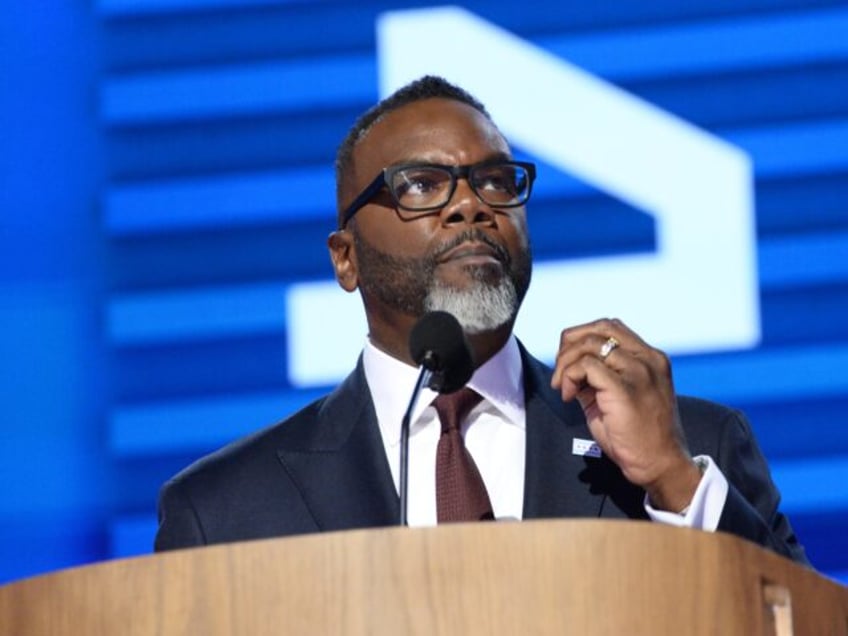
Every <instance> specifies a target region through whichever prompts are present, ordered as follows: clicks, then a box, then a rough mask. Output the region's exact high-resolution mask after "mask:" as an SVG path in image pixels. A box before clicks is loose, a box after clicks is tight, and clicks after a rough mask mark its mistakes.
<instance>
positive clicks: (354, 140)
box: [336, 75, 492, 214]
mask: <svg viewBox="0 0 848 636" xmlns="http://www.w3.org/2000/svg"><path fill="white" fill-rule="evenodd" d="M430 98H442V99H453V100H456V101H458V102H462V103H464V104H468V105H469V106H471V107H472V108H474V109H475V110H477V111H479V112H480V113H482V114H483V115H485V116H486V118H487V119H488V120H489V121H491V120H492V117H491V116H490V115H489V112H488V111H487V110H486V107H485V106H483V104H482V103H481V102H480V101H479V100H478V99H476V98H475V97H473V96H472V95H471V94H470V93H468V91H466V90H464V89H462V88H460V87H459V86H456V85H454V84H451V83H450V82H448V81H447V80H446V79H444V78H443V77H438V76H436V75H425V76H424V77H421V78H419V79H417V80H415V81H413V82H410V83H409V84H407V85H406V86H403V87H401V88H399V89H398V90H396V91H395V92H394V93H392V94H391V95H389V96H388V97H386V98H385V99H383V100H381V101H380V102H379V103H377V104H376V105H375V106H372V107H371V108H370V109H368V110H367V111H366V112H365V113H363V114H362V115H360V116H359V118H358V119H357V120H356V122H354V124H353V126H352V127H351V129H350V131H349V132H348V133H347V136H345V138H344V139H343V140H342V143H341V144H340V145H339V149H338V151H337V152H336V207H337V209H338V212H339V214H341V211H342V209H343V207H342V206H343V205H344V204H345V202H344V201H343V200H342V198H343V196H344V192H343V190H344V187H343V185H344V180H345V177H346V175H347V173H348V171H349V170H350V168H351V165H352V163H353V150H354V148H356V144H358V143H359V142H360V141H361V140H362V138H363V137H365V135H367V134H368V131H370V130H371V128H372V127H373V126H374V124H376V123H378V122H379V121H380V120H381V119H383V118H384V117H385V116H386V115H387V114H389V113H390V112H392V111H393V110H397V109H398V108H401V107H402V106H406V105H407V104H411V103H412V102H417V101H420V100H423V99H430Z"/></svg>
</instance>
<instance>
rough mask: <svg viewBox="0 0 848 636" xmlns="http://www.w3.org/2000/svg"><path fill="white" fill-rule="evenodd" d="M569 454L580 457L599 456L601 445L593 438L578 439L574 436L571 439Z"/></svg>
mask: <svg viewBox="0 0 848 636" xmlns="http://www.w3.org/2000/svg"><path fill="white" fill-rule="evenodd" d="M571 454H572V455H579V456H580V457H600V456H601V447H600V446H598V443H597V442H596V441H595V440H593V439H580V438H579V437H575V438H574V439H573V440H572V441H571Z"/></svg>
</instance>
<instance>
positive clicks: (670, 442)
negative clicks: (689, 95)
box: [156, 77, 805, 562]
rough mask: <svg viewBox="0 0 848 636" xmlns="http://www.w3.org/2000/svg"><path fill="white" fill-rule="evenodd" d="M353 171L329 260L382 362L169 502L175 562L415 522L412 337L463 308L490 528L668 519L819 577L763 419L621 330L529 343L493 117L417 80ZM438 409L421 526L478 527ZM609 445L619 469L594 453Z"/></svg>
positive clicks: (432, 418)
mask: <svg viewBox="0 0 848 636" xmlns="http://www.w3.org/2000/svg"><path fill="white" fill-rule="evenodd" d="M336 167H337V194H338V210H339V218H338V230H337V231H335V232H333V233H332V234H331V235H330V237H329V240H328V245H329V250H330V256H331V259H332V262H333V267H334V269H335V274H336V279H337V280H338V283H339V285H340V286H341V287H342V288H343V289H344V290H346V291H348V292H353V291H355V290H358V291H359V293H360V295H361V297H362V301H363V304H364V307H365V312H366V315H367V319H368V329H369V333H368V340H367V342H366V343H365V347H364V350H363V355H362V357H361V358H360V361H359V363H358V365H357V367H356V369H355V370H354V371H353V372H352V374H351V375H350V376H349V377H348V378H347V379H346V380H345V381H344V382H343V383H342V384H341V385H340V386H339V387H338V388H337V389H336V390H335V391H333V392H332V393H331V394H330V395H328V396H326V397H325V398H323V399H321V400H318V401H317V402H315V403H313V404H311V405H309V406H307V407H306V408H305V409H303V410H302V411H300V412H299V413H296V414H294V415H292V416H291V417H290V418H288V419H287V420H285V421H284V422H282V423H280V424H278V425H276V426H273V427H271V428H269V429H267V430H264V431H260V432H259V433H256V434H254V435H253V436H251V437H249V438H246V439H244V440H241V441H238V442H236V443H234V444H232V445H230V446H229V447H227V448H224V449H223V450H221V451H218V452H217V453H215V454H213V455H211V456H209V457H207V458H204V459H202V460H201V461H199V462H197V463H196V464H194V465H193V466H191V467H189V468H188V469H186V470H185V471H183V472H182V473H181V474H179V475H178V476H176V477H175V478H174V479H173V480H171V481H170V482H169V483H168V484H166V485H165V487H164V488H163V491H162V494H161V500H160V527H159V532H158V535H157V538H156V548H157V549H159V550H162V549H170V548H177V547H185V546H192V545H203V544H209V543H219V542H226V541H238V540H244V539H252V538H259V537H269V536H280V535H288V534H298V533H307V532H315V531H326V530H339V529H345V528H357V527H373V526H385V525H392V524H394V523H396V522H397V519H398V516H399V513H398V510H399V504H398V490H397V484H398V459H397V457H398V452H397V448H398V437H399V428H400V421H401V418H402V415H403V413H404V410H405V407H406V402H407V400H408V399H409V396H410V394H411V392H412V387H413V385H414V383H415V379H416V377H417V371H416V369H415V365H414V363H413V361H412V359H411V355H410V352H409V335H410V331H411V330H412V327H413V325H415V323H416V322H417V321H418V320H419V319H420V318H421V316H422V315H424V314H425V313H426V312H428V311H430V310H444V311H447V312H449V313H451V314H453V315H454V316H456V318H457V319H458V320H459V322H460V324H461V325H462V328H463V331H464V332H465V334H466V336H467V339H468V342H469V344H470V347H471V351H472V355H473V359H474V363H475V368H476V371H475V373H474V375H473V377H472V378H471V380H470V381H469V383H468V386H469V387H470V389H473V392H471V391H468V392H466V391H463V392H462V393H463V394H467V395H473V396H474V397H473V398H472V401H474V400H476V401H477V404H476V405H475V406H473V407H472V408H471V411H470V412H469V413H467V414H464V415H463V416H462V430H463V438H464V439H461V440H460V441H459V442H458V444H459V445H460V448H459V450H458V451H456V452H457V453H459V454H464V453H465V450H464V449H463V448H462V446H463V444H464V447H465V448H467V450H468V451H469V452H470V456H471V459H470V460H468V461H467V463H469V464H470V465H471V466H472V468H470V469H469V471H470V473H471V474H472V476H471V477H470V479H476V485H475V486H473V487H474V488H475V489H476V491H475V492H477V491H482V492H481V494H480V496H481V497H482V499H481V500H480V501H482V502H483V503H482V504H481V505H483V506H484V510H485V511H486V512H484V516H485V515H491V516H494V517H495V518H497V519H514V518H519V519H521V518H525V519H526V518H544V517H575V516H582V517H603V518H634V519H653V520H654V521H657V522H663V523H671V524H674V525H685V526H690V527H696V528H701V529H705V530H722V531H727V532H732V533H734V534H736V535H738V536H741V537H744V538H746V539H749V540H751V541H755V542H757V543H759V544H761V545H764V546H767V547H769V548H771V549H772V550H774V551H776V552H778V553H780V554H783V555H785V556H788V557H790V558H793V559H796V560H798V561H802V562H804V561H805V557H804V552H803V548H802V547H801V546H800V545H799V543H798V541H797V540H796V538H795V536H794V534H793V532H792V529H791V527H790V525H789V523H788V521H787V520H786V518H785V517H784V516H783V515H782V514H781V513H780V512H779V511H778V509H777V506H778V501H779V495H778V493H777V491H776V489H775V487H774V485H773V484H772V482H771V479H770V477H769V473H768V469H767V467H766V465H765V461H764V459H763V458H762V456H761V454H760V452H759V450H758V449H757V446H756V442H755V441H754V439H753V437H752V434H751V431H750V429H749V427H748V425H747V423H746V422H745V420H744V419H743V418H742V416H741V415H739V414H738V413H735V412H733V411H730V410H728V409H725V408H723V407H721V406H718V405H715V404H711V403H708V402H704V401H700V400H694V399H691V398H677V397H676V396H675V393H674V388H673V384H672V378H671V369H670V364H669V361H668V359H667V357H666V356H665V355H664V354H663V353H662V352H660V351H657V350H656V349H653V348H651V347H650V346H648V345H647V344H646V343H645V342H644V341H642V339H641V338H640V337H639V336H638V335H636V334H635V333H633V332H632V331H631V330H630V329H629V328H628V327H627V326H626V325H625V324H624V323H622V322H621V321H619V320H608V319H604V320H599V321H597V322H593V323H590V324H586V325H580V326H577V327H571V328H568V329H565V330H564V331H563V332H562V336H561V340H560V346H559V352H558V354H557V357H556V362H555V366H554V368H553V370H551V369H548V368H547V367H545V366H544V365H542V364H541V363H540V362H538V361H537V360H535V359H534V358H533V357H532V356H530V354H529V353H527V352H526V351H524V350H523V348H522V347H521V345H520V344H519V343H518V341H517V340H516V338H515V337H514V336H513V335H512V327H513V324H514V322H515V318H516V315H517V312H518V309H519V306H520V303H521V301H522V299H523V297H524V294H525V292H526V291H527V288H528V286H529V284H530V273H531V256H530V245H529V240H528V232H527V224H526V213H525V207H524V204H525V203H526V202H527V199H528V198H529V196H530V192H531V188H532V182H533V179H534V177H535V169H534V167H533V166H532V165H531V164H527V163H522V162H515V161H513V159H512V155H511V152H510V148H509V145H508V144H507V142H506V140H505V139H504V137H503V136H502V135H501V133H500V131H499V130H498V129H497V127H496V126H495V124H494V123H493V122H492V121H491V119H490V118H489V115H488V113H487V112H486V110H485V108H484V107H483V106H482V105H481V104H480V103H479V102H477V101H476V100H475V99H474V98H473V97H471V96H470V95H468V94H467V93H465V92H464V91H462V90H461V89H459V88H457V87H455V86H452V85H451V84H449V83H447V82H445V81H444V80H442V79H440V78H434V77H425V78H422V79H420V80H418V81H416V82H413V83H412V84H410V85H408V86H407V87H405V88H403V89H401V90H400V91H398V92H397V93H395V94H394V95H393V96H391V97H389V98H387V99H386V100H384V101H383V102H381V103H380V104H378V105H377V106H376V107H374V108H373V109H371V110H370V111H369V112H367V113H365V114H364V115H363V116H362V117H361V118H360V119H359V121H358V122H357V123H356V125H355V126H354V127H353V129H352V130H351V132H350V133H349V135H348V137H347V138H346V139H345V141H344V142H343V143H342V145H341V147H340V149H339V153H338V157H337V166H336ZM574 302H579V299H575V300H574ZM481 396H482V397H481ZM435 397H436V394H435V393H433V392H432V391H429V390H425V391H424V392H423V394H422V396H421V399H420V400H419V402H418V408H417V409H416V410H415V411H414V412H413V414H412V425H411V431H410V444H411V450H410V477H409V484H410V495H409V504H410V511H409V520H410V523H411V524H412V525H432V524H435V523H437V522H442V521H445V520H456V519H463V518H465V517H462V516H458V517H456V516H453V517H452V516H450V513H445V512H444V510H445V505H446V504H444V503H443V502H444V501H446V498H449V497H453V496H454V495H453V494H444V489H443V487H442V484H443V480H444V478H443V477H440V476H439V475H440V474H442V473H440V471H442V470H451V469H450V468H448V469H446V468H444V467H441V468H440V467H439V462H441V461H442V455H441V454H442V450H441V449H440V448H439V447H440V445H441V443H442V441H441V440H442V438H443V435H442V431H441V430H440V429H441V428H442V427H443V426H444V427H447V425H446V424H445V422H446V420H447V419H450V418H449V417H448V416H446V415H444V413H443V412H442V411H441V410H439V411H438V414H437V408H438V404H437V405H436V407H434V406H433V405H431V402H432V401H433V398H435ZM440 420H441V423H442V424H441V426H440ZM592 440H594V441H595V442H597V446H599V447H600V449H601V453H597V452H591V451H590V452H586V450H585V449H586V448H587V447H589V448H591V441H592ZM463 456H464V455H463ZM463 461H466V460H463ZM481 480H482V484H481ZM437 482H438V483H437ZM451 505H452V504H451ZM473 518H479V517H478V516H477V513H474V515H473Z"/></svg>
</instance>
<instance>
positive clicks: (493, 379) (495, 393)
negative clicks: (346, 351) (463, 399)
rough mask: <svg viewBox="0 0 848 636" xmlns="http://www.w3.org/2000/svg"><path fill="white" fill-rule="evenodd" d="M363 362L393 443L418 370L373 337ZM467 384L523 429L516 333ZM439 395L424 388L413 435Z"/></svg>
mask: <svg viewBox="0 0 848 636" xmlns="http://www.w3.org/2000/svg"><path fill="white" fill-rule="evenodd" d="M362 364H363V368H364V370H365V378H366V380H367V381H368V387H369V388H370V390H371V398H372V400H373V402H374V409H375V411H376V413H377V422H378V424H379V426H380V432H381V434H382V435H383V438H384V439H385V440H386V441H387V442H388V443H389V444H390V445H392V446H394V445H396V444H397V443H398V442H399V439H400V424H401V420H402V418H403V415H404V413H405V412H406V408H407V406H408V405H409V398H410V397H411V396H412V390H413V389H414V388H415V383H416V382H417V380H418V374H419V370H418V368H416V367H413V366H411V365H409V364H406V363H405V362H401V361H400V360H398V359H397V358H393V357H392V356H390V355H389V354H387V353H385V352H384V351H381V350H380V349H378V348H377V347H375V346H374V345H373V344H372V343H371V341H370V340H368V341H366V343H365V347H364V349H363V352H362ZM468 386H469V387H471V388H472V389H474V390H475V391H477V393H479V394H480V395H482V396H483V405H484V408H494V409H495V410H497V411H498V412H499V414H500V416H501V417H503V418H504V419H506V421H508V422H509V423H510V424H513V425H515V426H518V427H520V428H524V384H523V382H522V368H521V353H520V351H519V349H518V342H517V341H516V339H515V336H512V335H510V337H509V339H508V340H507V342H506V344H505V345H504V346H503V347H502V348H501V350H500V351H498V352H497V353H496V354H495V355H494V356H492V357H491V358H490V359H489V360H487V361H486V363H485V364H484V365H483V366H481V367H480V368H479V369H477V370H476V371H475V372H474V375H473V376H472V377H471V380H469V382H468ZM437 395H438V394H437V393H436V392H435V391H433V390H431V389H429V388H426V387H425V388H423V389H422V390H421V394H420V396H419V398H418V401H417V403H416V405H415V408H414V410H413V412H412V418H411V422H412V423H413V426H411V427H410V435H413V434H414V433H415V426H414V423H416V422H417V421H418V420H419V419H422V416H424V415H425V411H427V408H428V407H429V406H430V403H431V402H432V401H433V400H434V399H435V398H436V396H437ZM478 408H479V407H478ZM432 412H434V411H432V409H431V413H432ZM431 417H432V416H431Z"/></svg>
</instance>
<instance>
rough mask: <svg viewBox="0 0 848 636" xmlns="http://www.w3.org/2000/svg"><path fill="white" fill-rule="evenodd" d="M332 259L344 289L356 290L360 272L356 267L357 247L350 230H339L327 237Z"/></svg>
mask: <svg viewBox="0 0 848 636" xmlns="http://www.w3.org/2000/svg"><path fill="white" fill-rule="evenodd" d="M327 247H328V248H329V249H330V260H331V261H333V269H334V270H335V272H336V280H337V281H338V282H339V285H340V286H341V288H342V289H344V290H345V291H348V292H352V291H354V290H355V289H356V288H357V287H358V286H359V273H358V270H357V267H356V249H355V248H354V244H353V234H352V233H351V232H350V230H337V231H335V232H333V233H332V234H330V236H329V237H328V238H327Z"/></svg>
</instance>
